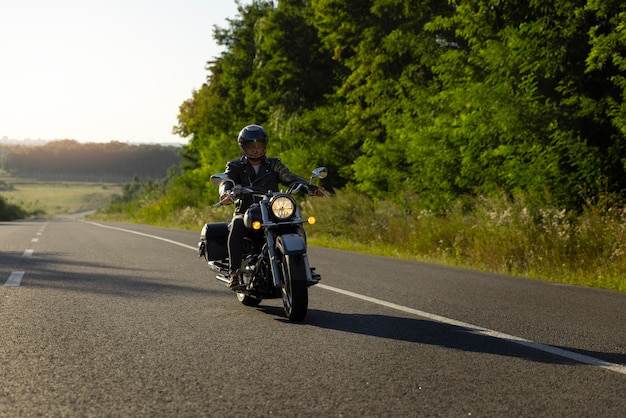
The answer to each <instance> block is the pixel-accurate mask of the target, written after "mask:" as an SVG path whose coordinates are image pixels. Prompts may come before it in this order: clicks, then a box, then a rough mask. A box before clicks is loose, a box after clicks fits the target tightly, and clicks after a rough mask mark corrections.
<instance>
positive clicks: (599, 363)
mask: <svg viewBox="0 0 626 418" xmlns="http://www.w3.org/2000/svg"><path fill="white" fill-rule="evenodd" d="M316 287H320V288H322V289H326V290H330V291H331V292H336V293H339V294H342V295H345V296H350V297H353V298H356V299H361V300H364V301H367V302H371V303H375V304H377V305H381V306H385V307H387V308H391V309H395V310H397V311H401V312H405V313H409V314H412V315H417V316H420V317H422V318H427V319H430V320H432V321H436V322H441V323H443V324H448V325H455V326H458V327H461V328H465V329H467V330H469V331H471V332H472V333H476V334H481V335H488V336H490V337H493V338H498V339H501V340H505V341H508V342H511V343H514V344H519V345H523V346H526V347H530V348H534V349H535V350H539V351H543V352H546V353H550V354H554V355H557V356H559V357H564V358H567V359H570V360H574V361H577V362H579V363H583V364H588V365H591V366H596V367H601V368H603V369H608V370H612V371H614V372H618V373H622V374H624V375H626V366H624V365H621V364H616V363H610V362H608V361H604V360H600V359H597V358H595V357H590V356H585V355H583V354H578V353H574V352H572V351H567V350H563V349H562V348H556V347H552V346H550V345H546V344H541V343H537V342H534V341H530V340H526V339H524V338H520V337H516V336H514V335H509V334H504V333H502V332H499V331H494V330H491V329H488V328H483V327H479V326H477V325H473V324H469V323H467V322H461V321H457V320H455V319H450V318H446V317H445V316H440V315H435V314H431V313H429V312H424V311H420V310H417V309H413V308H408V307H406V306H402V305H397V304H395V303H392V302H387V301H384V300H381V299H376V298H373V297H370V296H365V295H361V294H359V293H354V292H350V291H348V290H343V289H338V288H336V287H332V286H327V285H325V284H321V283H320V284H317V285H316Z"/></svg>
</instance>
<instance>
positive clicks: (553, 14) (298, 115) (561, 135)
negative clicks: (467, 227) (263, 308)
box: [174, 0, 626, 210]
mask: <svg viewBox="0 0 626 418" xmlns="http://www.w3.org/2000/svg"><path fill="white" fill-rule="evenodd" d="M214 36H215V39H216V40H217V41H218V43H219V44H221V45H222V46H223V47H224V52H223V53H222V54H221V55H220V56H219V57H217V58H215V59H214V60H213V61H211V62H209V63H208V65H207V70H208V72H209V75H208V77H207V81H206V83H204V84H203V85H202V86H201V87H200V88H199V89H197V90H196V91H194V92H193V95H192V97H191V98H190V99H188V100H187V101H185V102H184V103H183V104H182V105H181V107H180V113H179V117H178V121H179V123H178V125H177V126H176V127H175V129H174V130H175V132H177V133H178V134H180V135H181V136H183V137H187V138H189V145H187V146H186V147H184V151H183V154H182V156H183V162H184V163H183V169H184V172H183V174H182V176H181V178H180V179H179V181H178V186H179V187H181V186H182V187H183V188H188V189H189V190H196V191H199V190H200V191H201V190H203V189H204V188H206V182H207V179H208V175H209V174H210V173H212V172H217V171H221V170H222V169H223V168H224V164H225V162H226V161H227V160H228V159H231V158H235V157H236V156H237V155H238V154H239V152H238V149H237V147H236V142H235V138H236V135H237V132H238V131H239V130H240V129H241V128H242V127H243V126H244V125H246V124H249V123H258V124H262V125H263V126H264V127H266V129H267V130H268V132H269V134H270V138H271V139H270V141H271V142H270V152H271V153H272V154H274V155H279V156H280V157H281V158H282V159H283V160H284V161H285V162H286V163H287V164H288V165H289V166H290V167H291V168H292V169H293V170H296V171H299V172H301V173H306V172H308V170H309V169H311V168H312V167H314V166H316V165H321V164H323V165H327V166H328V167H329V168H330V169H331V170H332V171H333V173H334V175H333V176H330V177H329V179H328V181H329V182H328V183H326V184H325V185H326V186H327V187H329V186H330V187H343V186H346V185H350V186H351V187H353V188H355V189H356V190H359V191H362V192H364V193H366V194H368V195H369V196H370V197H373V198H388V199H389V198H391V199H395V200H398V201H401V202H402V201H404V202H406V203H405V204H406V205H411V206H415V207H416V208H417V207H421V208H430V209H437V210H440V209H444V208H446V207H447V206H449V205H450V203H451V202H452V201H455V200H456V199H458V198H459V197H460V196H468V195H470V196H471V195H475V196H476V195H491V194H494V193H503V192H504V193H506V194H508V195H510V196H514V195H515V194H516V193H520V192H523V193H530V194H533V195H536V196H542V198H544V197H546V196H549V198H550V200H551V201H554V202H557V204H558V205H561V206H564V207H569V208H572V209H577V208H581V207H582V205H583V203H584V202H585V201H586V200H587V201H588V200H589V199H590V198H593V197H594V196H597V195H598V194H600V193H605V192H613V193H617V194H623V193H624V192H625V191H626V172H625V171H626V170H625V164H626V152H625V151H626V100H624V99H625V96H626V6H625V5H624V3H623V2H622V1H618V0H603V1H598V0H557V1H554V2H544V1H537V0H526V1H509V0H497V1H496V0H464V1H460V0H450V1H447V2H443V1H432V0H361V1H358V2H355V1H349V0H278V1H261V0H254V1H252V2H251V3H250V4H247V5H242V4H239V14H238V16H237V17H236V18H234V19H232V20H229V21H228V26H227V27H226V28H215V30H214ZM178 193H180V191H179V192H178ZM416 196H418V197H419V198H417V197H416ZM197 197H198V198H201V197H202V193H201V192H200V193H199V194H197ZM187 203H189V201H187Z"/></svg>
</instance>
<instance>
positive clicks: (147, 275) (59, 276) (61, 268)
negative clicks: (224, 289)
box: [0, 252, 212, 297]
mask: <svg viewBox="0 0 626 418" xmlns="http://www.w3.org/2000/svg"><path fill="white" fill-rule="evenodd" d="M0 264H3V265H9V266H11V269H12V270H21V269H23V270H25V271H26V276H25V277H24V279H23V282H22V283H23V285H24V286H26V287H28V288H29V289H34V288H45V289H55V290H64V291H72V292H86V293H92V294H103V295H113V296H122V297H146V296H149V295H154V294H175V293H199V294H207V292H212V291H211V290H209V289H206V287H203V286H198V287H195V286H193V285H183V284H175V283H173V282H174V281H177V280H179V279H184V278H181V277H180V275H181V273H180V272H176V273H175V274H176V275H177V276H172V277H165V278H163V274H162V273H161V274H160V276H161V277H160V278H159V277H158V276H157V275H156V274H154V272H151V271H150V270H146V269H143V268H139V267H137V268H129V267H120V266H116V265H115V263H110V264H102V263H94V262H90V261H86V260H85V261H68V258H67V257H64V256H63V253H58V252H57V253H45V254H38V255H37V256H36V257H24V256H23V255H22V254H18V253H2V254H0ZM180 281H181V282H182V281H183V280H180ZM3 284H4V283H0V287H1V286H2V285H3Z"/></svg>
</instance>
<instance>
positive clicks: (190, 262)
mask: <svg viewBox="0 0 626 418" xmlns="http://www.w3.org/2000/svg"><path fill="white" fill-rule="evenodd" d="M198 237H199V231H198V232H189V231H180V230H171V229H165V228H155V227H148V226H142V225H129V224H113V223H102V222H89V221H81V220H80V219H71V218H66V219H57V220H54V221H41V222H15V223H0V281H1V285H0V335H1V339H2V343H1V345H0V355H1V360H2V367H1V368H0V382H1V384H0V416H1V417H28V416H50V417H59V416H67V417H74V416H77V417H86V416H94V417H98V416H111V417H117V416H132V417H140V416H143V417H155V416H166V417H202V416H207V417H208V416H211V417H217V416H236V417H246V416H249V417H298V416H301V417H333V416H334V417H439V416H440V417H503V416H515V417H523V416H527V417H542V416H544V417H556V416H559V417H565V416H567V417H591V416H594V417H595V416H598V417H620V416H626V294H623V293H617V292H610V291H604V290H596V289H587V288H581V287H575V286H564V285H556V284H550V283H545V282H540V281H536V280H527V279H521V278H515V277H510V276H504V275H496V274H489V273H482V272H475V271H470V270H463V269H455V268H447V267H442V266H436V265H430V264H424V263H416V262H410V261H402V260H395V259H391V258H385V257H374V256H367V255H361V254H356V253H351V252H345V251H337V250H330V249H324V248H318V247H312V248H310V249H309V257H310V259H311V262H312V264H313V265H315V266H316V267H317V270H318V272H319V273H321V274H322V277H323V279H322V282H321V283H320V285H319V286H316V287H314V288H311V290H310V294H309V312H308V315H307V318H306V320H305V321H304V323H291V322H289V321H287V320H286V319H285V318H284V316H283V313H282V306H281V301H280V300H270V301H264V302H263V303H262V304H261V306H260V307H258V308H250V307H245V306H243V305H241V304H240V303H238V302H237V300H236V298H235V296H234V294H233V292H232V291H230V290H229V289H227V288H226V287H225V286H223V285H221V284H220V283H219V282H217V281H216V280H215V279H214V276H212V275H211V274H210V273H209V271H208V269H207V268H206V266H205V265H204V263H203V261H202V260H200V259H198V258H197V253H196V250H195V247H196V243H197V240H198Z"/></svg>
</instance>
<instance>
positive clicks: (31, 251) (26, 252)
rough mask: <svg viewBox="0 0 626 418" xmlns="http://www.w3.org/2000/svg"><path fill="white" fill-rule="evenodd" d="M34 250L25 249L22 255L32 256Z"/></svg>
mask: <svg viewBox="0 0 626 418" xmlns="http://www.w3.org/2000/svg"><path fill="white" fill-rule="evenodd" d="M34 252H35V250H31V249H28V250H25V251H24V254H22V255H23V256H24V257H30V256H31V255H33V253H34Z"/></svg>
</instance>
